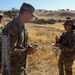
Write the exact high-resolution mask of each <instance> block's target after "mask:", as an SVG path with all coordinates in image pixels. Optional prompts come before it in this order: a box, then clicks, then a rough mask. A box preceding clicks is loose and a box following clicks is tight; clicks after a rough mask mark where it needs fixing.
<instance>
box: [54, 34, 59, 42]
mask: <svg viewBox="0 0 75 75" xmlns="http://www.w3.org/2000/svg"><path fill="white" fill-rule="evenodd" d="M55 40H56V43H57V42H59V38H58V36H57V35H56V37H55Z"/></svg>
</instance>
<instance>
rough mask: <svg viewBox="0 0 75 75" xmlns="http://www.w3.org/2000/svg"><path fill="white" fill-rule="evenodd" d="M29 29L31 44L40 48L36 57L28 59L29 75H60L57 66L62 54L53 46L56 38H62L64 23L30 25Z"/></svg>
mask: <svg viewBox="0 0 75 75" xmlns="http://www.w3.org/2000/svg"><path fill="white" fill-rule="evenodd" d="M6 19H7V18H6ZM4 20H5V19H4ZM7 22H8V21H6V22H4V24H6V23H7ZM27 29H28V35H29V40H28V42H29V44H31V43H34V44H38V46H39V47H38V48H37V52H36V53H35V54H34V55H28V57H27V72H28V75H58V67H57V64H58V58H59V54H60V52H59V49H57V48H54V47H52V45H51V44H52V43H53V42H55V36H56V35H58V36H60V35H61V33H62V32H63V31H64V28H63V26H62V23H56V24H47V25H39V24H31V23H28V24H27ZM56 50H58V52H57V51H56ZM56 55H57V56H56ZM73 73H74V74H73V75H75V64H74V65H73Z"/></svg>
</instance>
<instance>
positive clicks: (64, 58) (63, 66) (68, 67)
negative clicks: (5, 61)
mask: <svg viewBox="0 0 75 75" xmlns="http://www.w3.org/2000/svg"><path fill="white" fill-rule="evenodd" d="M74 59H75V53H74V52H63V51H62V52H61V54H60V57H59V61H58V68H59V75H72V65H73V61H74ZM64 72H65V73H64Z"/></svg>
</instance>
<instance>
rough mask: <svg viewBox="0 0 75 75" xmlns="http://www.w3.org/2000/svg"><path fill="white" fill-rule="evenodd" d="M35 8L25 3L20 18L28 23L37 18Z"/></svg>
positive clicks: (21, 8)
mask: <svg viewBox="0 0 75 75" xmlns="http://www.w3.org/2000/svg"><path fill="white" fill-rule="evenodd" d="M34 11H35V8H34V7H33V6H32V5H30V4H27V3H23V4H22V6H21V7H20V11H19V16H20V17H22V20H23V21H24V22H25V23H27V22H30V20H31V19H32V18H33V17H34V16H35V14H34Z"/></svg>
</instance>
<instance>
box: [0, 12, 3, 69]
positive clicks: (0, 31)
mask: <svg viewBox="0 0 75 75" xmlns="http://www.w3.org/2000/svg"><path fill="white" fill-rule="evenodd" d="M2 18H3V14H2V13H0V69H1V33H2V26H3V24H2V23H1V20H2Z"/></svg>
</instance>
